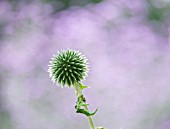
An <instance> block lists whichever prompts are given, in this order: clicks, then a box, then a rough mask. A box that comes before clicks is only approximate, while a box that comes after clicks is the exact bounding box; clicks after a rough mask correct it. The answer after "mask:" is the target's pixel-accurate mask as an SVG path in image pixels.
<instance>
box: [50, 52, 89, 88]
mask: <svg viewBox="0 0 170 129" xmlns="http://www.w3.org/2000/svg"><path fill="white" fill-rule="evenodd" d="M48 72H49V77H50V78H51V80H52V81H53V83H55V82H57V83H58V84H59V85H61V86H65V85H67V86H69V87H71V86H72V85H74V84H75V83H79V82H81V81H82V80H84V79H85V78H86V76H87V72H88V64H87V59H86V58H85V57H84V56H83V55H82V54H81V53H80V52H79V51H74V50H64V51H59V52H58V55H54V57H53V58H52V60H51V61H50V65H49V69H48Z"/></svg>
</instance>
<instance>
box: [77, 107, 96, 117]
mask: <svg viewBox="0 0 170 129" xmlns="http://www.w3.org/2000/svg"><path fill="white" fill-rule="evenodd" d="M97 110H98V108H97V109H96V110H95V111H94V112H93V113H90V112H88V111H86V110H85V109H81V108H78V109H77V111H76V113H81V114H84V115H86V116H93V115H95V114H96V112H97Z"/></svg>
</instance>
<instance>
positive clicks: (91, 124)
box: [74, 83, 95, 129]
mask: <svg viewBox="0 0 170 129" xmlns="http://www.w3.org/2000/svg"><path fill="white" fill-rule="evenodd" d="M74 88H75V90H76V94H77V96H78V97H79V96H81V95H83V93H82V90H81V88H80V85H79V83H76V84H75V85H74ZM84 108H85V109H86V110H87V111H89V109H88V107H87V105H86V106H84ZM88 121H89V123H90V128H91V129H95V126H94V124H93V121H92V118H91V117H90V116H88Z"/></svg>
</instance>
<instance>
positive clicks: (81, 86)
mask: <svg viewBox="0 0 170 129" xmlns="http://www.w3.org/2000/svg"><path fill="white" fill-rule="evenodd" d="M80 88H81V90H83V89H86V88H88V86H84V85H83V84H81V83H80Z"/></svg>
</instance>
